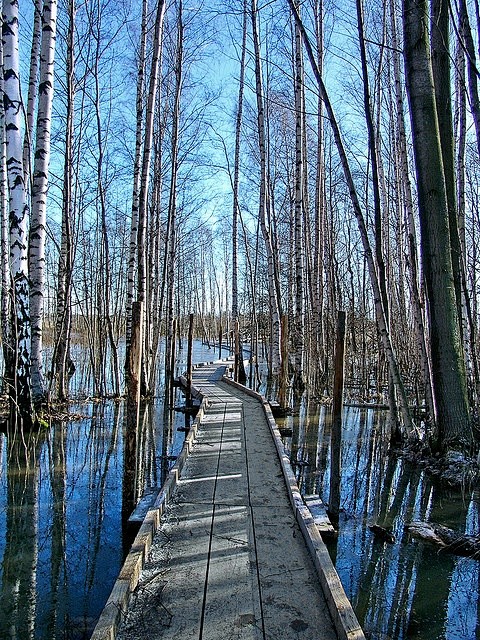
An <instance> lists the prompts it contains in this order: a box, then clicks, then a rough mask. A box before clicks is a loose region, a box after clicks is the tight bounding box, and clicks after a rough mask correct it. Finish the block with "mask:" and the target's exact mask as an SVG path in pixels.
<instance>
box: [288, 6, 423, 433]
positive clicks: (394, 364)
mask: <svg viewBox="0 0 480 640" xmlns="http://www.w3.org/2000/svg"><path fill="white" fill-rule="evenodd" d="M288 4H289V6H290V9H291V11H292V13H293V15H294V16H295V20H296V21H297V23H298V25H299V28H300V30H301V33H302V38H303V42H304V45H305V48H306V51H307V54H308V58H309V60H310V64H311V67H312V70H313V73H314V75H315V79H316V81H317V83H318V88H319V91H320V94H321V97H322V100H323V102H324V105H325V110H326V113H327V115H328V118H329V121H330V126H331V127H332V132H333V136H334V139H335V145H336V147H337V151H338V154H339V156H340V162H341V164H342V169H343V173H344V176H345V180H346V182H347V185H348V189H349V193H350V199H351V202H352V206H353V210H354V213H355V217H356V219H357V223H358V227H359V231H360V236H361V239H362V245H363V250H364V252H365V258H366V260H367V265H368V271H369V275H370V282H371V285H372V289H373V297H374V303H375V312H376V318H377V323H378V330H379V333H380V337H381V340H382V344H383V348H384V350H385V355H386V357H387V359H388V361H389V366H390V369H391V372H392V376H393V380H394V383H395V386H396V388H397V391H398V394H399V401H400V407H401V412H402V418H403V428H404V434H405V435H406V436H407V437H410V436H413V435H415V433H416V429H415V426H414V424H413V421H412V417H411V415H410V410H409V408H408V402H407V396H406V392H405V387H404V384H403V380H402V377H401V375H400V370H399V367H398V361H397V358H396V355H395V352H394V349H393V345H392V342H391V338H390V334H389V331H388V325H387V322H386V317H385V311H384V309H383V303H382V294H381V289H380V284H379V280H378V275H377V271H376V267H375V261H374V258H373V253H372V249H371V246H370V241H369V238H368V234H367V227H366V224H365V219H364V216H363V213H362V209H361V207H360V202H359V199H358V195H357V191H356V188H355V183H354V181H353V176H352V172H351V170H350V165H349V162H348V159H347V155H346V153H345V148H344V146H343V140H342V137H341V134H340V129H339V126H338V122H337V119H336V116H335V113H334V111H333V107H332V104H331V102H330V98H329V95H328V93H327V90H326V87H325V84H324V82H323V78H322V76H321V75H320V72H319V69H318V66H317V61H316V58H315V55H314V53H313V49H312V46H311V44H310V40H309V38H308V35H307V33H306V31H305V27H304V25H303V23H302V21H301V18H300V16H299V14H298V11H297V10H296V7H295V5H294V3H293V0H288Z"/></svg>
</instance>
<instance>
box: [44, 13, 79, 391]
mask: <svg viewBox="0 0 480 640" xmlns="http://www.w3.org/2000/svg"><path fill="white" fill-rule="evenodd" d="M75 11H76V9H75V0H68V5H67V16H68V26H67V59H66V73H65V75H66V77H65V98H66V117H65V152H64V158H63V189H62V231H61V241H60V254H59V258H58V272H57V309H56V318H55V345H54V353H53V357H52V373H51V378H50V380H51V383H50V384H51V385H53V384H55V386H56V394H57V396H58V398H59V399H60V400H61V401H64V400H66V399H67V396H68V380H69V374H70V373H71V371H72V369H73V363H72V361H71V358H70V334H71V323H72V309H71V291H72V276H73V140H74V127H73V125H74V115H75V94H76V90H75V38H74V36H75Z"/></svg>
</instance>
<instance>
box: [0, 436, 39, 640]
mask: <svg viewBox="0 0 480 640" xmlns="http://www.w3.org/2000/svg"><path fill="white" fill-rule="evenodd" d="M42 440H43V437H42V434H27V435H24V434H23V433H21V432H20V431H18V430H15V431H13V430H12V431H11V432H9V433H8V435H7V438H6V456H4V460H5V459H6V461H7V464H8V466H9V469H10V470H11V471H10V473H9V474H8V480H7V492H6V493H7V496H6V498H7V505H8V507H7V511H6V534H5V549H4V552H3V560H2V578H1V594H0V637H4V638H8V637H12V638H22V639H23V638H24V639H25V640H28V639H29V638H33V637H34V633H35V613H36V603H37V589H36V569H37V554H38V543H37V496H38V465H37V462H38V455H39V451H40V448H41V446H42Z"/></svg>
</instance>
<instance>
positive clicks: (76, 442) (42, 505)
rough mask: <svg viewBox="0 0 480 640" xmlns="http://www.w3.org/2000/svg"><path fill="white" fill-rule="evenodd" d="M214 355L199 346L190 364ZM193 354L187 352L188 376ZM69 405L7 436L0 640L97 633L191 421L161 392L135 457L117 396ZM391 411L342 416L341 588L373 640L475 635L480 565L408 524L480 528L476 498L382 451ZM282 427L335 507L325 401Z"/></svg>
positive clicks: (448, 639)
mask: <svg viewBox="0 0 480 640" xmlns="http://www.w3.org/2000/svg"><path fill="white" fill-rule="evenodd" d="M225 355H226V354H225V352H224V353H223V356H225ZM217 357H218V352H216V351H214V350H213V349H211V350H210V349H207V348H203V347H201V345H200V344H197V345H196V348H195V352H194V360H195V361H196V362H200V361H208V360H214V359H215V358H217ZM185 360H186V353H184V352H181V353H180V359H179V367H180V369H181V370H184V369H185ZM180 403H181V400H180V399H178V400H177V402H176V404H180ZM70 410H71V411H72V412H75V413H76V414H77V415H76V416H74V417H72V416H71V417H70V419H69V420H68V421H66V422H58V423H54V424H52V425H51V426H50V427H49V428H48V429H45V430H42V431H41V432H40V433H36V434H30V435H29V436H22V435H21V434H10V435H9V436H8V437H7V435H6V434H5V433H0V640H4V639H5V640H6V639H10V638H16V639H18V640H30V639H34V638H35V639H38V640H44V639H47V638H48V639H51V640H57V639H58V640H60V639H72V640H81V639H84V638H85V639H86V638H89V636H90V634H91V631H92V630H93V627H94V626H95V623H96V620H97V618H98V615H99V614H100V612H101V610H102V608H103V606H104V603H105V601H106V599H107V597H108V596H109V594H110V591H111V588H112V585H113V583H114V581H115V579H116V577H117V575H118V572H119V569H120V567H121V565H122V562H123V558H124V553H125V551H126V550H128V547H129V545H130V543H131V540H132V531H131V530H130V529H127V528H126V527H125V526H124V525H123V524H122V523H123V522H124V521H125V517H124V516H125V515H126V516H128V515H129V514H130V513H131V510H132V505H133V503H135V501H136V499H137V497H138V495H140V494H141V493H142V492H143V489H144V488H145V487H149V486H152V487H159V486H161V483H162V480H163V478H164V476H165V474H166V473H167V471H168V468H169V467H170V466H171V465H172V464H173V463H174V459H175V456H176V455H177V454H178V453H179V451H180V449H181V446H182V444H183V439H184V433H183V432H182V431H181V430H179V428H180V427H182V426H184V423H185V418H184V416H183V415H182V414H179V413H174V412H171V411H165V407H164V404H163V400H162V398H160V397H159V398H158V399H156V400H155V401H154V402H153V403H150V404H149V405H147V406H146V407H144V410H143V411H142V418H141V425H142V426H141V429H140V431H139V437H138V438H137V442H138V446H137V448H136V450H135V451H132V450H131V447H130V446H129V445H128V442H129V438H127V437H126V434H128V433H129V431H128V427H127V425H126V420H125V416H124V404H123V403H122V402H114V401H107V402H98V403H97V402H88V403H79V404H78V405H76V406H72V407H70ZM386 418H387V414H386V412H382V411H374V410H372V409H369V410H365V409H362V410H360V409H356V408H347V409H346V411H345V414H344V427H343V443H342V468H343V475H342V484H341V507H342V511H341V514H340V521H339V536H338V539H337V540H336V541H335V542H333V543H332V544H331V545H330V553H331V554H332V557H333V558H334V561H335V564H336V567H337V570H338V572H339V574H340V578H341V580H342V583H343V585H344V587H345V590H346V592H347V595H348V597H349V598H350V600H351V601H352V604H353V606H354V609H355V611H356V613H357V616H358V618H359V620H360V622H361V624H362V626H363V627H364V629H365V632H366V636H367V638H369V639H370V640H388V639H391V640H407V639H416V640H476V639H477V638H480V632H479V629H480V627H479V591H480V564H479V561H477V560H471V559H468V558H462V557H458V556H453V555H448V554H445V553H444V552H439V551H438V550H437V549H436V548H435V547H433V546H430V545H429V544H427V543H424V542H421V541H418V540H415V539H412V538H411V537H410V536H409V535H408V534H406V533H405V532H404V526H405V523H407V522H409V521H411V520H427V521H433V522H438V523H441V524H444V525H447V526H449V527H451V528H453V529H456V530H458V531H460V532H465V533H478V532H479V530H480V526H479V518H480V516H479V496H478V495H477V494H476V493H474V492H472V491H467V490H465V491H464V492H463V493H462V492H460V491H453V490H446V489H445V488H441V487H440V486H438V485H437V484H435V483H433V482H432V481H431V479H429V478H428V477H427V476H425V475H424V473H423V472H420V471H419V470H418V469H416V468H414V467H412V466H410V465H409V464H407V463H405V462H404V461H403V460H401V459H397V458H394V457H392V456H388V455H387V449H388V443H387V437H386V432H387V426H386ZM284 422H285V423H286V424H284V425H283V426H288V427H290V428H291V429H292V432H293V435H292V437H291V438H287V439H286V440H285V446H286V448H287V450H288V452H289V454H290V456H291V459H292V463H293V465H294V469H295V472H296V475H297V478H298V482H299V485H300V488H301V490H302V492H303V494H304V495H307V494H319V495H320V496H321V497H322V499H323V500H324V502H328V494H329V469H330V452H329V440H330V417H329V409H328V408H326V407H325V406H324V405H323V406H322V405H319V404H318V403H313V402H311V403H310V402H308V400H304V401H303V402H302V403H301V404H300V405H299V407H298V409H297V410H296V411H295V413H294V415H293V416H290V417H288V418H287V419H286V420H285V421H284ZM373 523H377V524H380V525H382V526H385V527H391V529H392V531H393V533H394V534H395V538H396V540H395V543H394V544H386V543H384V542H381V541H378V540H377V539H376V538H375V537H374V535H373V534H372V533H371V531H370V530H369V529H368V525H369V524H373Z"/></svg>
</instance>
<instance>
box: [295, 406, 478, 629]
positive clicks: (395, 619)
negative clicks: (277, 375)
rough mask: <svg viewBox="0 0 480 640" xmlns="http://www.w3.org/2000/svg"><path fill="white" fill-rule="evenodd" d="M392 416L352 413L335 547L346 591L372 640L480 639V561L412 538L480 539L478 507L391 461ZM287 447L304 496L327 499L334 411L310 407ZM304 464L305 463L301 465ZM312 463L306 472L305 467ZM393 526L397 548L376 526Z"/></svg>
mask: <svg viewBox="0 0 480 640" xmlns="http://www.w3.org/2000/svg"><path fill="white" fill-rule="evenodd" d="M386 418H387V415H386V412H378V411H376V412H375V411H373V410H368V411H366V410H360V409H357V408H353V407H349V408H346V410H345V416H344V427H343V444H342V487H341V495H342V498H341V506H342V509H343V511H342V513H341V517H340V523H339V536H338V539H337V540H336V541H335V543H333V544H332V545H331V547H330V551H331V554H332V556H333V558H334V560H335V562H336V566H337V570H338V571H339V574H340V577H341V579H342V582H343V585H344V587H345V590H346V592H347V595H348V596H349V597H350V599H351V601H352V603H353V605H354V608H355V611H356V613H357V615H358V617H359V619H360V621H361V623H362V625H363V627H364V629H365V631H366V632H367V634H368V635H369V636H370V637H372V638H379V637H382V638H384V637H388V638H396V639H398V640H401V639H402V638H429V640H435V639H438V640H440V639H444V638H447V639H448V640H460V639H462V640H465V639H467V640H473V639H474V638H475V637H478V600H479V580H480V573H479V563H478V561H477V560H471V559H466V558H458V557H455V556H452V555H448V554H446V553H444V552H443V553H442V552H440V553H439V552H438V550H437V549H436V548H434V547H431V546H429V545H428V544H425V543H423V542H420V541H417V540H412V539H410V538H409V536H408V535H407V534H405V533H404V525H405V523H406V522H409V521H411V520H431V521H433V522H441V523H443V524H446V525H447V526H450V527H452V528H454V529H457V530H459V531H465V532H467V533H478V531H479V521H478V502H477V501H476V499H473V500H472V499H471V497H472V496H470V495H468V494H466V495H463V496H462V495H461V494H460V493H456V492H453V491H450V492H448V493H447V492H446V491H445V489H440V487H439V485H438V484H437V483H434V482H432V480H431V479H430V478H429V477H428V476H426V475H425V474H424V473H423V472H422V471H420V470H419V469H418V468H415V467H412V466H411V465H409V464H408V463H406V462H405V461H404V460H402V459H399V458H397V457H395V456H392V455H388V447H389V444H388V437H387V435H388V430H389V427H388V424H387V419H386ZM285 426H289V427H291V428H292V430H293V434H292V438H291V440H289V441H287V442H286V444H287V447H289V448H290V455H291V458H292V460H293V463H294V468H295V470H296V475H297V479H298V482H299V486H300V488H301V491H302V493H303V494H304V495H305V494H308V493H318V494H319V495H320V496H321V497H322V499H323V500H324V501H325V500H326V499H327V498H328V495H329V455H330V454H329V440H330V416H329V409H325V407H319V406H318V405H317V404H316V403H310V402H308V400H306V401H305V402H304V403H303V406H302V407H298V408H297V409H296V411H295V412H294V414H293V415H292V416H291V417H290V418H288V419H287V425H285ZM299 462H300V464H299ZM302 462H303V463H305V462H307V463H308V466H306V465H305V464H302ZM372 523H378V524H379V525H381V526H383V527H387V528H391V530H392V532H393V533H394V535H395V537H396V542H395V543H394V544H386V543H385V542H382V541H380V540H378V539H376V538H375V536H374V535H373V534H372V532H371V531H370V530H369V529H368V525H369V524H372Z"/></svg>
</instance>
